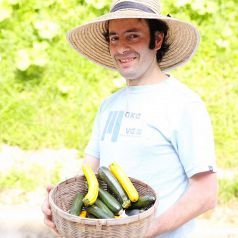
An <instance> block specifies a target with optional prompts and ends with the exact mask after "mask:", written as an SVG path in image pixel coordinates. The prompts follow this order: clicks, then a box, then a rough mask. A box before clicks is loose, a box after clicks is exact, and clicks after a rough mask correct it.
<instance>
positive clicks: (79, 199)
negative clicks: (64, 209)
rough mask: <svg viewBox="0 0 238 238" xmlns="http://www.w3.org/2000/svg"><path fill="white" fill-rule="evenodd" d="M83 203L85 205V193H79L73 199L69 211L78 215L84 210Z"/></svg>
mask: <svg viewBox="0 0 238 238" xmlns="http://www.w3.org/2000/svg"><path fill="white" fill-rule="evenodd" d="M82 205H83V195H82V194H81V193H77V194H76V195H75V197H74V199H73V202H72V206H71V208H70V210H69V213H70V214H72V215H75V216H78V215H79V214H80V212H81V210H82Z"/></svg>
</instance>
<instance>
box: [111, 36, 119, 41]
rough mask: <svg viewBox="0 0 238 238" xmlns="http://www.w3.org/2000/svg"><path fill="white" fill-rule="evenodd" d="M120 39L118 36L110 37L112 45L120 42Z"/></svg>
mask: <svg viewBox="0 0 238 238" xmlns="http://www.w3.org/2000/svg"><path fill="white" fill-rule="evenodd" d="M118 39H119V37H118V36H110V37H109V41H110V43H113V42H116V41H118Z"/></svg>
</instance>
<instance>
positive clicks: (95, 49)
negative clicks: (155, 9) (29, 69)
mask: <svg viewBox="0 0 238 238" xmlns="http://www.w3.org/2000/svg"><path fill="white" fill-rule="evenodd" d="M125 18H142V19H158V20H162V21H164V22H166V23H167V25H168V27H169V30H168V33H167V43H168V44H169V50H168V51H167V52H166V53H165V55H164V56H163V58H162V60H161V62H160V63H159V67H160V69H161V70H162V71H170V70H172V69H175V68H176V67H178V66H180V65H183V64H185V63H186V62H187V61H189V60H190V58H191V57H192V56H193V55H194V53H195V51H196V49H197V47H198V45H199V41H200V37H199V33H198V31H197V29H196V28H195V27H194V26H193V25H192V24H190V23H187V22H184V21H181V20H178V19H175V18H172V17H165V16H160V15H156V14H153V13H145V12H140V11H135V10H134V11H133V10H127V11H118V12H112V13H108V14H105V15H103V16H101V17H98V18H96V19H94V20H93V21H90V22H88V23H86V24H83V25H80V26H78V27H76V28H74V29H72V30H70V31H69V32H68V33H67V39H68V41H69V42H70V44H71V46H72V47H73V48H74V49H75V50H77V51H78V52H79V53H80V54H81V55H83V56H84V57H86V58H88V59H89V60H91V61H93V62H95V63H97V64H100V65H102V66H104V67H106V68H109V69H113V70H115V69H116V67H115V65H114V63H113V59H112V57H111V55H110V52H109V48H108V42H107V41H106V40H105V37H104V36H103V33H104V32H106V26H107V22H108V21H109V20H113V19H125Z"/></svg>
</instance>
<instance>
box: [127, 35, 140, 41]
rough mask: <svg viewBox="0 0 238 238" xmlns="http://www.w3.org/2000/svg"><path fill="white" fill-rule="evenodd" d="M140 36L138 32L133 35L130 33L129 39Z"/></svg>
mask: <svg viewBox="0 0 238 238" xmlns="http://www.w3.org/2000/svg"><path fill="white" fill-rule="evenodd" d="M138 37H139V36H138V35H137V34H131V35H129V39H132V40H133V39H136V38H138Z"/></svg>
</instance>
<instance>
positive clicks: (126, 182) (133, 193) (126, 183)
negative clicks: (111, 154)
mask: <svg viewBox="0 0 238 238" xmlns="http://www.w3.org/2000/svg"><path fill="white" fill-rule="evenodd" d="M109 169H110V171H111V172H112V174H113V175H114V176H115V177H116V179H117V180H118V182H119V183H120V184H121V186H122V187H123V189H124V190H125V192H126V194H127V195H128V197H129V199H130V200H131V201H132V202H136V201H137V200H138V199H139V193H138V192H137V190H136V188H135V186H134V185H133V183H132V182H131V180H130V179H129V177H128V176H127V175H126V173H125V172H124V170H123V169H122V168H121V166H120V165H119V164H117V163H116V162H113V163H111V164H110V165H109Z"/></svg>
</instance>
